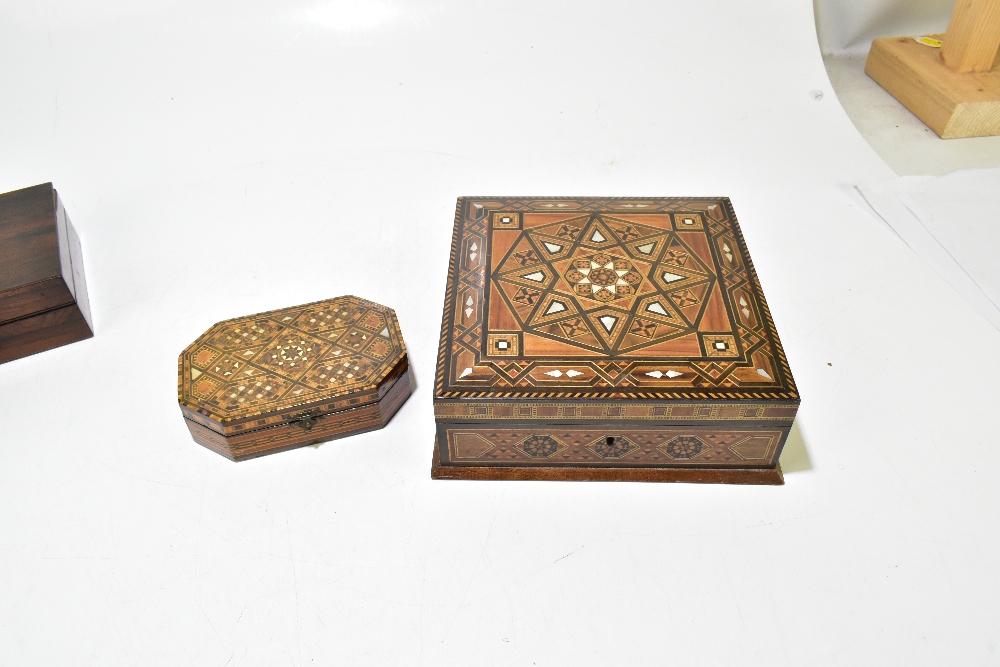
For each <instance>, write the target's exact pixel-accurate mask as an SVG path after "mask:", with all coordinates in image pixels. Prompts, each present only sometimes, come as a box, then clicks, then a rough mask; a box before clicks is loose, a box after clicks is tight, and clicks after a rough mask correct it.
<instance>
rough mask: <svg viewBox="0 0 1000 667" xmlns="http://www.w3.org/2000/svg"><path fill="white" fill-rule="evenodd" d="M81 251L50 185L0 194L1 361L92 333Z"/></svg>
mask: <svg viewBox="0 0 1000 667" xmlns="http://www.w3.org/2000/svg"><path fill="white" fill-rule="evenodd" d="M82 255H83V253H82V251H81V248H80V239H79V238H77V235H76V231H75V230H74V229H73V225H72V224H70V221H69V217H68V216H67V215H66V210H65V208H63V205H62V202H61V201H60V200H59V195H58V194H57V193H56V191H55V189H54V188H53V187H52V184H51V183H45V184H43V185H36V186H33V187H30V188H24V189H23V190H16V191H14V192H7V193H5V194H2V195H0V363H4V362H7V361H12V360H14V359H19V358H21V357H26V356H28V355H30V354H35V353H37V352H44V351H45V350H51V349H52V348H54V347H59V346H61V345H68V344H69V343H75V342H77V341H80V340H83V339H85V338H90V337H91V336H93V335H94V333H93V326H92V324H91V320H90V305H89V302H88V300H87V285H86V282H85V281H84V276H83V256H82Z"/></svg>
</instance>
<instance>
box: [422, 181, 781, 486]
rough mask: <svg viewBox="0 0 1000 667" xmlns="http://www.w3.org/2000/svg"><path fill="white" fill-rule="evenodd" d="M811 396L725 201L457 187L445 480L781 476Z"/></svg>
mask: <svg viewBox="0 0 1000 667" xmlns="http://www.w3.org/2000/svg"><path fill="white" fill-rule="evenodd" d="M798 405H799V395H798V391H797V390H796V387H795V382H794V381H793V379H792V373H791V370H790V369H789V366H788V362H787V360H786V358H785V354H784V352H783V350H782V347H781V343H780V341H779V340H778V333H777V331H776V330H775V327H774V323H773V321H772V319H771V314H770V312H769V311H768V307H767V303H766V301H765V300H764V294H763V292H762V290H761V287H760V283H759V281H758V279H757V274H756V272H755V271H754V268H753V264H752V262H751V261H750V255H749V253H748V251H747V248H746V244H745V242H744V239H743V235H742V233H741V232H740V227H739V224H738V223H737V221H736V215H735V212H734V211H733V207H732V204H731V203H730V201H729V199H726V198H648V199H638V198H635V199H632V198H629V199H617V198H592V197H585V198H528V197H483V198H476V197H473V198H462V199H459V201H458V207H457V210H456V218H455V234H454V238H453V244H452V252H451V266H450V269H449V277H448V286H447V292H446V295H445V307H444V323H443V326H442V330H441V343H440V351H439V354H438V363H437V373H436V378H435V386H434V414H435V419H436V424H437V433H436V440H435V450H434V458H433V465H432V475H433V476H434V477H435V478H452V479H564V480H636V481H690V482H726V483H740V484H781V483H782V482H783V478H782V474H781V469H780V467H779V466H778V457H779V455H780V454H781V449H782V447H783V445H784V442H785V439H786V438H787V436H788V433H789V430H790V428H791V426H792V422H793V420H794V418H795V414H796V411H797V409H798Z"/></svg>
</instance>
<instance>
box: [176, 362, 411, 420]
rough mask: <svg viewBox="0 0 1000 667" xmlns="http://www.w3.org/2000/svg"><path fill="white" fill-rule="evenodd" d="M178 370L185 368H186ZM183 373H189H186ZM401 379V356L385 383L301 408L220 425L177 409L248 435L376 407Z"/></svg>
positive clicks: (404, 373)
mask: <svg viewBox="0 0 1000 667" xmlns="http://www.w3.org/2000/svg"><path fill="white" fill-rule="evenodd" d="M188 363H189V362H188ZM182 367H183V368H187V367H186V366H182ZM187 372H190V371H189V370H188V371H187ZM403 379H405V381H406V384H407V386H409V382H410V374H409V362H408V359H407V357H403V359H402V361H400V363H399V364H398V365H397V366H396V367H395V368H394V369H393V370H392V371H391V372H390V373H389V375H388V376H387V377H386V380H385V382H383V383H382V384H381V385H379V386H378V387H377V388H376V389H373V390H371V391H363V392H358V393H356V394H345V395H343V396H336V397H334V398H324V399H321V400H316V401H310V402H308V403H303V404H302V405H297V406H294V407H291V408H286V409H284V410H280V411H275V412H270V413H266V414H260V415H256V416H254V417H247V418H244V419H239V420H234V421H227V422H220V421H218V420H217V419H215V418H213V416H211V415H206V414H203V413H201V412H198V411H197V410H193V409H192V408H191V407H190V406H187V405H184V404H183V403H181V404H180V408H181V412H182V413H183V414H184V418H185V419H189V420H191V421H193V422H196V423H198V424H201V425H202V426H204V427H206V428H208V429H211V430H213V431H216V432H217V433H221V434H223V435H226V436H230V435H239V434H243V433H250V432H252V431H259V430H261V429H263V428H270V427H273V426H279V425H281V424H284V423H285V422H288V421H290V420H294V419H297V418H300V417H302V416H306V415H311V416H322V415H329V414H332V413H335V412H340V411H343V410H350V409H354V408H359V407H362V406H364V405H369V404H376V403H378V402H380V401H382V400H384V398H385V397H386V395H388V394H389V393H390V392H391V391H392V389H393V387H395V385H396V384H398V383H399V382H401V381H403Z"/></svg>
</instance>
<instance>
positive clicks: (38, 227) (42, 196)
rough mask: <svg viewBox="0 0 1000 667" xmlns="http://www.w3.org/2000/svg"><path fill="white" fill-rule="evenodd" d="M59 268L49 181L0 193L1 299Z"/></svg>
mask: <svg viewBox="0 0 1000 667" xmlns="http://www.w3.org/2000/svg"><path fill="white" fill-rule="evenodd" d="M59 269H60V267H59V242H58V239H57V234H56V215H55V204H54V198H53V190H52V184H51V183H46V184H44V185H36V186H34V187H30V188H25V189H23V190H17V191H16V192H8V193H6V194H3V195H0V298H2V292H4V291H5V290H8V289H11V288H14V287H20V286H21V285H27V284H30V283H34V282H38V281H40V280H46V279H48V278H53V277H56V276H59V275H61V273H60V270H59ZM24 314H25V315H28V314H30V313H24Z"/></svg>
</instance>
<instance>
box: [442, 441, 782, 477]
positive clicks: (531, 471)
mask: <svg viewBox="0 0 1000 667" xmlns="http://www.w3.org/2000/svg"><path fill="white" fill-rule="evenodd" d="M431 477H432V478H433V479H476V480H509V481H515V480H526V481H532V480H534V481H563V482H687V483H691V484H764V485H771V486H777V485H781V484H784V483H785V477H784V475H782V473H781V465H780V464H778V465H775V466H774V467H773V468H586V467H582V466H574V467H531V468H527V467H511V466H503V467H500V466H493V467H491V466H468V465H464V466H463V465H442V464H441V450H440V448H439V447H438V442H437V438H435V439H434V457H433V459H432V461H431Z"/></svg>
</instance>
